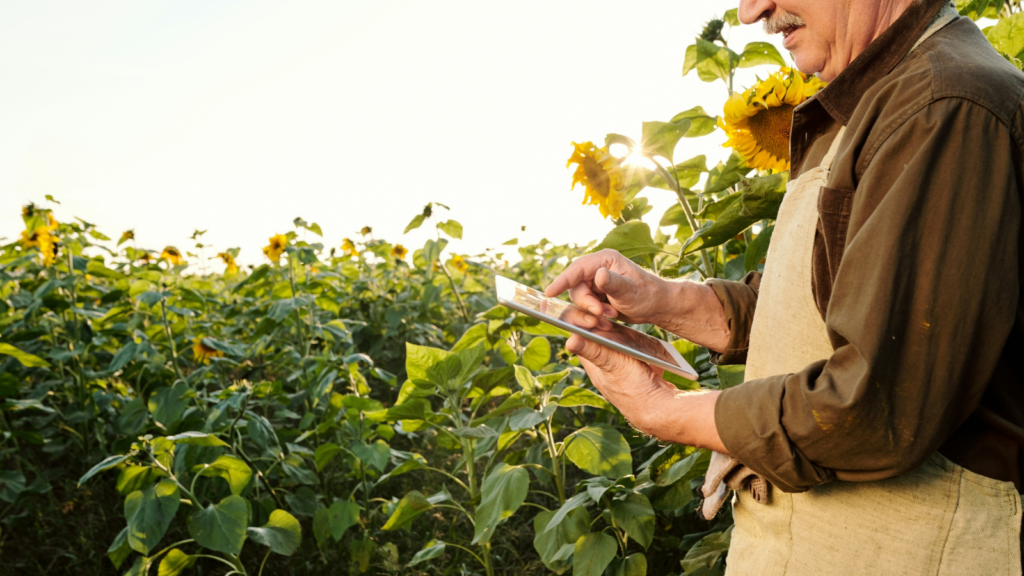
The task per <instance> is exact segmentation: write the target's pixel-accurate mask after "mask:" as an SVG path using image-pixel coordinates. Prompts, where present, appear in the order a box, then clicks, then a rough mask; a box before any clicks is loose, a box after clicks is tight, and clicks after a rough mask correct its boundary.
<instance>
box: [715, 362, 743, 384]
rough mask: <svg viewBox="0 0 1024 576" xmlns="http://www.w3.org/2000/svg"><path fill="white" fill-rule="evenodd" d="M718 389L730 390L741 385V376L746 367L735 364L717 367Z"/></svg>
mask: <svg viewBox="0 0 1024 576" xmlns="http://www.w3.org/2000/svg"><path fill="white" fill-rule="evenodd" d="M717 371H718V388H719V389H720V390H725V389H726V388H732V387H733V386H738V385H740V384H743V375H744V372H745V371H746V366H744V365H742V364H736V365H732V366H718V367H717Z"/></svg>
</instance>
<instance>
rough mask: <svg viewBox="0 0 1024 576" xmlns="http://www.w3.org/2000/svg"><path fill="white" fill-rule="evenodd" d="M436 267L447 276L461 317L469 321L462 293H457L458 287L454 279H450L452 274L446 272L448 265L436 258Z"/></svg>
mask: <svg viewBox="0 0 1024 576" xmlns="http://www.w3.org/2000/svg"><path fill="white" fill-rule="evenodd" d="M437 264H438V267H440V268H441V271H442V272H444V275H445V276H446V277H447V278H448V284H449V285H451V287H452V292H455V300H456V301H458V303H459V309H460V310H462V317H463V318H465V319H466V322H470V319H469V312H468V311H467V310H466V304H465V302H463V301H462V294H460V293H459V289H458V287H456V286H455V280H452V275H451V274H450V273H449V272H448V267H447V266H445V265H444V262H441V261H440V260H438V262H437Z"/></svg>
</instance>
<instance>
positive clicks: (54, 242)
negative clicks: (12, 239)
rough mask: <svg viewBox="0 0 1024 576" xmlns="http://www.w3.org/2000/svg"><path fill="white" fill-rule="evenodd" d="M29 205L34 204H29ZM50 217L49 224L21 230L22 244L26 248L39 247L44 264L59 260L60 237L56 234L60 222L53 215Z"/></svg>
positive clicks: (51, 263) (47, 264)
mask: <svg viewBox="0 0 1024 576" xmlns="http://www.w3.org/2000/svg"><path fill="white" fill-rule="evenodd" d="M29 207H32V205H31V204H29ZM33 214H34V208H33ZM49 218H50V224H49V225H48V226H37V227H36V228H35V229H34V230H32V231H29V230H23V231H22V232H21V245H22V246H23V247H24V248H26V249H27V248H38V249H39V253H40V254H41V255H42V256H43V265H45V266H52V265H53V263H54V262H56V261H57V254H58V252H59V244H60V238H58V237H57V235H56V234H54V232H55V231H56V230H57V226H58V225H59V224H58V222H57V220H56V219H55V218H54V217H53V216H52V215H50V217H49Z"/></svg>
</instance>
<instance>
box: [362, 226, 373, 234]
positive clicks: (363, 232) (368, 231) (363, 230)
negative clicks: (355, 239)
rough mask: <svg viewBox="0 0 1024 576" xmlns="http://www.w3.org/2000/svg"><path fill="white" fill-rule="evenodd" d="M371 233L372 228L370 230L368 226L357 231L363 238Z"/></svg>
mask: <svg viewBox="0 0 1024 576" xmlns="http://www.w3.org/2000/svg"><path fill="white" fill-rule="evenodd" d="M372 232H373V228H370V227H369V226H363V229H362V230H360V231H359V233H360V234H362V235H363V236H366V235H367V234H370V233H372Z"/></svg>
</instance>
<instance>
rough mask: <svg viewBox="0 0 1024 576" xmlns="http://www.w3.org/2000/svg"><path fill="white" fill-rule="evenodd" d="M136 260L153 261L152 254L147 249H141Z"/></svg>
mask: <svg viewBox="0 0 1024 576" xmlns="http://www.w3.org/2000/svg"><path fill="white" fill-rule="evenodd" d="M136 260H138V261H139V262H142V263H143V264H149V263H150V262H152V261H153V255H152V254H150V253H149V251H148V250H146V251H143V252H142V254H139V255H138V257H137V258H136Z"/></svg>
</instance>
